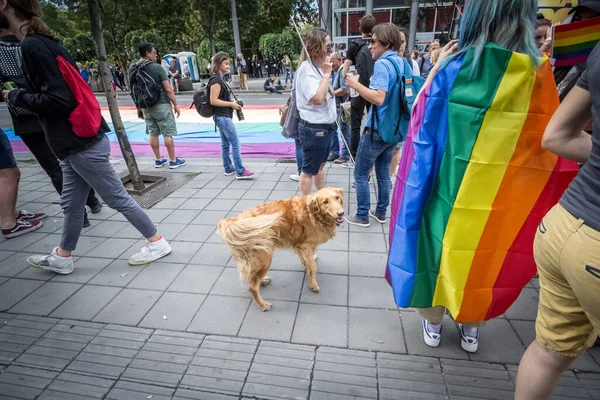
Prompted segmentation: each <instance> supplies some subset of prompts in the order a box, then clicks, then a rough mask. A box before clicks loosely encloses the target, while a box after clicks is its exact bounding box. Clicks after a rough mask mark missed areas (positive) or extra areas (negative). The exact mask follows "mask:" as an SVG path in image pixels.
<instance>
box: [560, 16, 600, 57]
mask: <svg viewBox="0 0 600 400" xmlns="http://www.w3.org/2000/svg"><path fill="white" fill-rule="evenodd" d="M552 29H553V30H554V33H553V36H552V38H553V42H552V56H551V57H552V58H553V59H554V66H555V67H565V66H569V65H576V64H582V63H584V62H586V60H587V58H588V56H589V55H590V53H591V52H592V50H593V49H594V46H596V43H598V42H599V41H600V17H597V18H592V19H588V20H585V21H579V22H573V23H570V24H564V25H555V26H554V27H553V28H552Z"/></svg>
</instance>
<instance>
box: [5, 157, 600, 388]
mask: <svg viewBox="0 0 600 400" xmlns="http://www.w3.org/2000/svg"><path fill="white" fill-rule="evenodd" d="M19 158H21V159H22V160H23V159H27V158H30V156H27V155H19ZM117 161H118V160H117ZM138 163H139V164H140V167H141V168H145V169H152V170H153V168H152V160H150V159H144V158H140V159H139V160H138ZM19 164H20V167H21V171H22V182H21V186H20V192H19V206H22V207H23V208H24V209H26V210H29V211H39V210H43V211H44V212H46V213H48V214H49V215H51V217H50V218H49V219H47V220H46V221H45V223H44V227H43V228H42V229H41V230H39V231H37V232H35V233H31V234H27V235H24V236H22V237H20V238H16V239H12V240H4V239H0V312H4V313H3V314H0V321H2V323H3V325H2V326H0V371H2V373H0V399H5V398H28V399H29V398H30V399H34V398H39V399H80V398H106V399H137V398H139V399H150V398H152V399H154V400H156V399H184V398H185V399H187V398H193V399H217V400H218V399H239V398H244V399H284V398H285V399H309V398H310V399H334V400H335V399H377V398H380V399H400V398H402V399H404V398H407V399H409V398H423V399H437V398H452V399H467V398H494V399H504V398H506V399H510V398H512V396H513V391H514V377H515V374H516V365H517V364H518V361H519V359H520V357H521V355H522V353H523V351H524V348H525V346H526V345H528V344H529V343H530V342H531V340H532V339H533V337H534V334H535V332H534V322H533V321H534V319H535V315H536V307H537V299H538V290H537V287H536V281H535V280H534V281H532V282H531V283H530V284H529V285H528V287H526V288H525V289H524V290H523V292H522V294H521V296H520V298H519V299H518V301H517V302H516V303H515V304H514V305H513V307H512V308H511V309H510V310H509V311H508V312H507V313H506V315H504V316H502V317H500V318H496V319H494V320H492V321H490V322H489V323H488V325H487V327H485V328H483V329H482V331H481V338H480V350H479V352H478V353H476V354H471V355H470V354H467V353H466V352H464V351H462V350H461V349H460V344H459V336H458V332H457V331H456V329H455V327H454V324H453V323H452V322H451V321H445V322H444V324H445V328H444V339H443V340H442V344H441V346H440V347H439V348H437V349H431V348H429V347H427V346H425V344H424V343H423V341H422V337H421V328H420V323H419V318H418V317H417V315H416V314H415V313H414V312H413V311H411V310H399V309H398V308H397V307H396V306H395V304H394V303H393V299H392V296H391V289H390V288H389V287H388V285H387V283H386V282H385V280H384V279H383V273H384V268H385V260H386V252H387V233H388V226H387V225H380V224H372V226H371V227H370V228H368V229H363V228H357V227H350V228H349V227H348V225H347V224H345V225H344V226H343V227H342V228H341V229H340V230H339V231H338V235H337V236H336V237H335V238H334V239H333V240H331V241H330V242H328V243H327V244H325V245H323V246H322V247H321V248H320V249H319V250H318V254H319V260H318V262H317V263H318V267H319V274H318V279H319V284H320V286H321V292H320V293H318V294H315V293H312V292H311V291H310V290H309V289H308V288H307V285H306V282H305V278H304V272H303V267H302V265H301V263H300V261H299V260H298V258H297V257H296V256H295V255H293V254H291V253H288V252H284V251H278V252H277V253H276V255H275V257H274V260H273V266H272V268H271V272H270V273H269V276H270V277H271V278H272V280H273V281H272V283H271V284H270V285H269V286H267V287H265V288H263V289H262V291H261V293H262V295H263V297H264V298H265V299H266V300H268V301H272V303H273V308H272V309H271V311H269V312H266V313H263V312H261V311H259V309H258V307H256V305H255V304H253V303H251V301H250V296H249V294H248V293H247V291H246V287H245V286H244V285H242V284H241V283H240V281H239V279H238V274H237V271H236V268H235V263H234V262H233V261H232V260H231V257H230V254H229V251H228V249H227V248H226V247H225V245H223V244H222V243H220V241H219V239H218V237H217V235H216V222H217V221H218V220H219V219H221V218H223V217H225V216H227V215H235V214H237V213H238V212H240V211H242V210H245V209H246V208H249V207H251V206H254V205H256V204H259V203H261V202H264V201H268V200H275V199H282V198H287V197H289V196H291V195H294V194H297V187H298V184H297V183H296V182H293V181H291V180H289V174H291V173H293V172H294V170H295V164H285V163H284V164H275V163H274V162H272V161H264V162H260V161H253V162H251V163H249V164H248V168H249V169H251V170H253V171H255V172H256V173H257V179H256V180H254V181H236V180H235V179H233V178H232V177H225V176H223V174H222V167H221V166H220V162H219V161H218V160H215V159H193V160H188V166H186V167H184V168H181V169H179V170H177V172H173V173H180V172H201V174H200V175H198V176H197V177H196V178H195V179H193V180H192V181H191V182H189V183H188V184H187V185H185V186H184V187H183V188H181V189H179V190H177V191H176V192H175V193H173V194H172V195H170V196H169V197H168V198H166V199H165V200H163V201H161V202H160V203H158V204H157V205H155V206H154V207H153V208H152V209H151V210H148V213H149V215H150V216H151V218H152V219H153V221H155V222H156V223H157V224H158V226H159V231H160V232H161V234H162V235H163V236H165V237H166V238H167V239H168V240H170V241H171V245H172V247H173V253H172V254H171V255H169V256H168V257H166V258H164V259H162V260H160V262H155V263H153V264H151V265H149V266H146V267H132V266H129V265H128V264H127V257H128V256H129V255H131V254H132V253H134V252H137V251H138V250H139V248H140V247H141V246H142V244H143V240H141V238H140V235H139V234H138V233H137V232H136V231H135V229H133V227H131V226H130V225H129V224H128V223H127V222H126V221H125V220H124V218H123V217H122V216H121V215H120V214H116V213H115V212H114V211H113V210H110V209H108V208H107V207H105V208H104V209H103V211H102V212H101V213H100V214H96V215H92V214H90V219H91V222H92V226H91V227H90V228H87V229H85V230H84V232H83V236H82V237H81V239H80V242H79V244H78V249H77V251H75V253H74V254H75V256H76V259H75V265H76V270H75V272H74V273H73V274H71V275H68V276H57V275H55V274H53V273H46V272H44V271H39V270H36V269H33V268H28V267H27V265H26V263H25V258H26V257H27V256H28V255H30V254H32V253H35V252H44V253H45V252H50V251H51V249H52V248H53V247H54V246H56V245H57V244H58V242H59V238H60V231H61V229H62V213H61V210H60V207H59V205H58V204H54V203H53V202H55V201H57V200H58V195H57V194H56V193H55V192H54V189H53V187H52V185H51V184H50V181H49V179H48V178H47V176H46V175H45V174H44V173H43V171H42V170H41V168H40V167H39V166H38V165H37V164H35V163H29V162H27V163H25V162H20V163H19ZM115 168H116V169H117V170H118V171H122V170H124V169H125V166H124V164H123V163H122V162H121V163H116V164H115ZM327 183H328V184H329V185H330V186H335V187H343V188H344V190H345V193H346V203H347V204H348V208H349V209H347V211H348V212H349V213H354V211H355V209H356V198H355V194H354V192H353V191H350V189H351V188H350V183H351V170H346V169H343V168H341V167H340V166H337V165H335V166H331V167H330V168H328V170H327ZM599 362H600V348H594V349H592V350H591V351H589V352H588V353H586V354H585V355H584V356H583V357H581V359H579V360H578V361H577V362H576V363H575V364H574V365H573V369H572V370H570V371H568V372H567V373H566V374H565V376H564V377H563V378H562V380H561V383H560V387H559V389H558V390H557V391H556V396H555V397H554V398H557V399H559V398H565V399H566V398H579V399H581V398H584V399H597V398H600V397H599V396H600V395H599V393H600V375H599V374H598V373H600V365H599ZM150 396H152V397H150Z"/></svg>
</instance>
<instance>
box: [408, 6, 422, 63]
mask: <svg viewBox="0 0 600 400" xmlns="http://www.w3.org/2000/svg"><path fill="white" fill-rule="evenodd" d="M418 18H419V0H412V5H411V7H410V27H409V32H408V47H407V48H406V49H407V50H408V51H409V52H410V51H413V50H414V48H415V42H416V39H417V21H418Z"/></svg>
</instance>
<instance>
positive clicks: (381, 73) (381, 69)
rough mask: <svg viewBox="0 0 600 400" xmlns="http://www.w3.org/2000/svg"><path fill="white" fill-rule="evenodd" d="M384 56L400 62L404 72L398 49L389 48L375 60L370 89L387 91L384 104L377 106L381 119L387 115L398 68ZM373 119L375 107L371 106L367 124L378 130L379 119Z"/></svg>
mask: <svg viewBox="0 0 600 400" xmlns="http://www.w3.org/2000/svg"><path fill="white" fill-rule="evenodd" d="M383 58H393V59H394V61H396V64H398V67H399V68H400V73H404V62H403V61H402V59H401V58H400V57H399V56H398V52H396V51H393V50H388V51H386V52H385V53H383V54H382V55H381V57H379V58H378V59H377V61H375V66H374V67H373V76H372V77H371V82H370V83H369V89H373V90H385V92H386V97H385V100H384V101H383V104H382V105H380V106H377V111H378V113H379V120H380V121H381V120H384V119H385V117H386V115H385V113H386V111H387V108H388V103H389V101H388V97H387V93H389V92H390V90H391V89H392V85H393V84H394V83H395V82H396V79H397V74H396V69H395V68H394V66H393V65H392V63H391V62H390V61H389V60H386V61H383V60H382V59H383ZM373 119H374V118H373V107H371V108H370V109H369V114H368V116H367V124H366V126H367V127H369V128H372V129H374V130H376V129H377V121H373Z"/></svg>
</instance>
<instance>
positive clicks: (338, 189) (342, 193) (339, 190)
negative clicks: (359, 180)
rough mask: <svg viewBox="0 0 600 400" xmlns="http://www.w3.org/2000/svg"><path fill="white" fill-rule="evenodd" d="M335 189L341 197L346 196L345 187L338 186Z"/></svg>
mask: <svg viewBox="0 0 600 400" xmlns="http://www.w3.org/2000/svg"><path fill="white" fill-rule="evenodd" d="M335 191H336V192H338V194H339V195H340V196H341V197H344V188H337V189H335Z"/></svg>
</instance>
